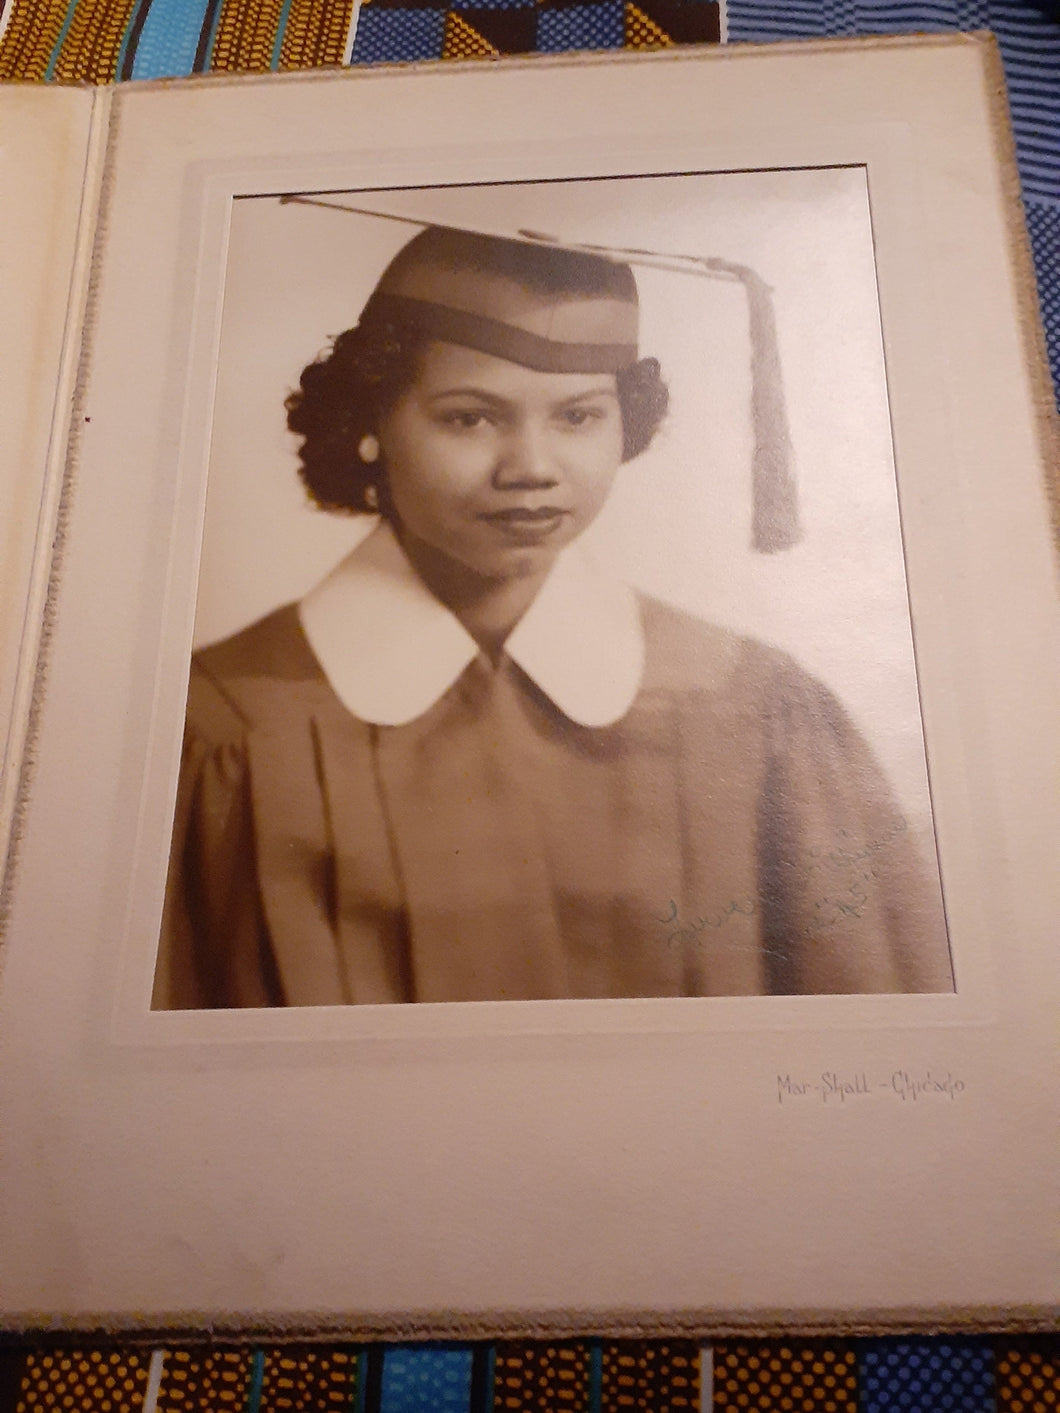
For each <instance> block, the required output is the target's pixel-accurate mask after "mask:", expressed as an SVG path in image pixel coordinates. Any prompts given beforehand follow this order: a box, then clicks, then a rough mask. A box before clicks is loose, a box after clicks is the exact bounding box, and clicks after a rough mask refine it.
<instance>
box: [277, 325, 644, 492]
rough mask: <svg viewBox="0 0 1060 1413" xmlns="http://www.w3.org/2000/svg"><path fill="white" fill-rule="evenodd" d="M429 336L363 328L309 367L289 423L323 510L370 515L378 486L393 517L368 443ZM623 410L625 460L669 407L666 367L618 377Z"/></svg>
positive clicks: (637, 367)
mask: <svg viewBox="0 0 1060 1413" xmlns="http://www.w3.org/2000/svg"><path fill="white" fill-rule="evenodd" d="M428 342H429V337H428V336H427V335H425V334H423V333H421V332H420V331H419V330H417V329H413V328H408V327H405V326H401V325H396V324H392V323H389V322H380V323H375V322H372V323H365V324H358V325H357V327H356V328H353V329H347V330H346V332H345V333H343V334H339V336H338V337H337V338H336V339H335V340H334V342H333V343H332V345H331V347H330V349H328V351H327V352H326V353H323V354H322V355H321V356H320V357H319V358H318V359H317V360H316V361H315V362H313V363H310V364H309V365H308V366H307V367H306V368H304V369H303V370H302V376H301V379H300V380H299V388H298V390H297V391H296V392H292V393H291V394H290V396H289V397H288V398H287V402H286V407H287V425H288V427H289V428H290V430H291V431H292V432H295V433H297V434H298V435H299V436H301V438H302V445H301V448H300V449H299V463H300V464H299V474H300V475H301V477H302V481H303V482H304V484H305V487H306V490H307V491H308V492H309V495H310V498H311V499H312V500H313V501H314V502H315V503H316V504H317V505H318V506H320V507H321V509H323V510H337V511H346V512H353V513H357V512H367V511H369V510H373V509H375V507H374V506H372V505H370V504H369V501H368V496H367V492H368V489H369V487H370V486H374V487H375V489H376V492H377V494H378V497H379V509H380V510H381V511H382V513H383V514H384V515H385V514H387V513H388V510H389V506H388V504H387V501H386V485H385V477H383V478H380V474H379V472H380V467H379V465H378V464H376V465H366V464H365V463H364V462H363V461H362V460H361V457H360V455H359V452H358V447H359V445H360V442H361V440H362V439H363V437H364V436H365V435H366V433H369V432H375V430H376V428H377V427H378V425H379V420H380V418H381V417H383V416H384V415H385V413H387V412H388V411H389V410H390V408H391V407H393V405H394V403H395V402H396V401H397V399H398V398H399V397H400V396H401V395H402V393H403V392H405V391H406V390H407V389H408V388H409V387H411V386H412V384H413V382H414V381H415V379H416V372H417V366H418V362H419V356H420V353H421V352H422V350H423V348H424V346H425V345H426V344H427V343H428ZM616 383H617V387H618V399H619V405H620V407H621V409H622V459H623V461H630V460H632V458H633V457H635V456H639V455H640V453H641V452H642V451H644V450H646V448H647V447H648V446H649V444H650V443H651V440H652V438H653V437H654V435H655V433H656V432H657V431H658V429H659V425H660V423H661V422H662V420H663V418H664V417H665V415H666V411H667V408H668V406H669V393H668V392H667V388H666V384H665V383H664V382H663V380H662V375H661V373H660V370H659V363H658V360H657V359H654V358H642V359H640V361H639V362H637V363H634V364H632V365H631V366H630V367H629V368H623V369H621V370H620V371H619V372H618V374H617V375H616Z"/></svg>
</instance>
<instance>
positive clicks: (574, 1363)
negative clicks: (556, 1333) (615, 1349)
mask: <svg viewBox="0 0 1060 1413" xmlns="http://www.w3.org/2000/svg"><path fill="white" fill-rule="evenodd" d="M588 1400H589V1352H588V1350H587V1348H586V1347H585V1346H584V1345H581V1344H575V1343H573V1342H572V1341H571V1342H563V1343H561V1342H558V1341H557V1342H556V1343H553V1344H546V1343H544V1342H535V1343H530V1342H529V1341H527V1342H525V1343H523V1342H518V1343H515V1342H512V1343H508V1342H505V1343H503V1344H498V1345H497V1348H496V1359H495V1363H494V1374H493V1413H544V1410H546V1409H547V1410H548V1413H562V1410H565V1409H571V1410H574V1409H577V1413H584V1410H585V1409H586V1407H587V1406H588Z"/></svg>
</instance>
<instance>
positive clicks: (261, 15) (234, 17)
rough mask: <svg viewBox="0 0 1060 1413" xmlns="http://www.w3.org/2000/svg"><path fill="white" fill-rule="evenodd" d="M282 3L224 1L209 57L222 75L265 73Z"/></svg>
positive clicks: (277, 0) (242, 0)
mask: <svg viewBox="0 0 1060 1413" xmlns="http://www.w3.org/2000/svg"><path fill="white" fill-rule="evenodd" d="M282 9H283V0H224V4H223V5H222V6H221V17H220V19H219V20H218V22H217V35H216V37H215V39H214V44H213V53H212V55H211V57H210V67H211V69H218V70H224V71H225V72H226V73H262V72H268V70H269V68H270V66H271V64H272V46H273V44H274V43H275V41H276V31H277V29H278V27H279V23H280V12H281V10H282Z"/></svg>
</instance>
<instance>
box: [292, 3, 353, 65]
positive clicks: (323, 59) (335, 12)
mask: <svg viewBox="0 0 1060 1413" xmlns="http://www.w3.org/2000/svg"><path fill="white" fill-rule="evenodd" d="M352 13H353V0H292V3H291V9H290V11H289V13H288V16H287V25H286V27H285V29H284V32H283V42H282V44H281V45H280V68H281V69H310V68H313V67H315V66H317V65H323V64H341V63H342V56H343V50H344V49H345V47H346V35H347V33H348V31H349V28H350V16H351V15H352Z"/></svg>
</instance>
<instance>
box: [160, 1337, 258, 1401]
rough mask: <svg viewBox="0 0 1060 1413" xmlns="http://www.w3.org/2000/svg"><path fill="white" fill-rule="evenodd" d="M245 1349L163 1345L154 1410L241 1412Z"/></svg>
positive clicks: (246, 1375)
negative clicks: (169, 1346)
mask: <svg viewBox="0 0 1060 1413" xmlns="http://www.w3.org/2000/svg"><path fill="white" fill-rule="evenodd" d="M250 1361H251V1354H250V1350H249V1349H244V1350H239V1349H210V1350H206V1349H167V1350H166V1357H165V1362H164V1363H163V1365H162V1382H161V1384H160V1385H159V1389H158V1413H229V1410H231V1413H236V1410H238V1413H243V1408H244V1406H245V1404H246V1399H247V1388H248V1386H249V1383H250Z"/></svg>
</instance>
